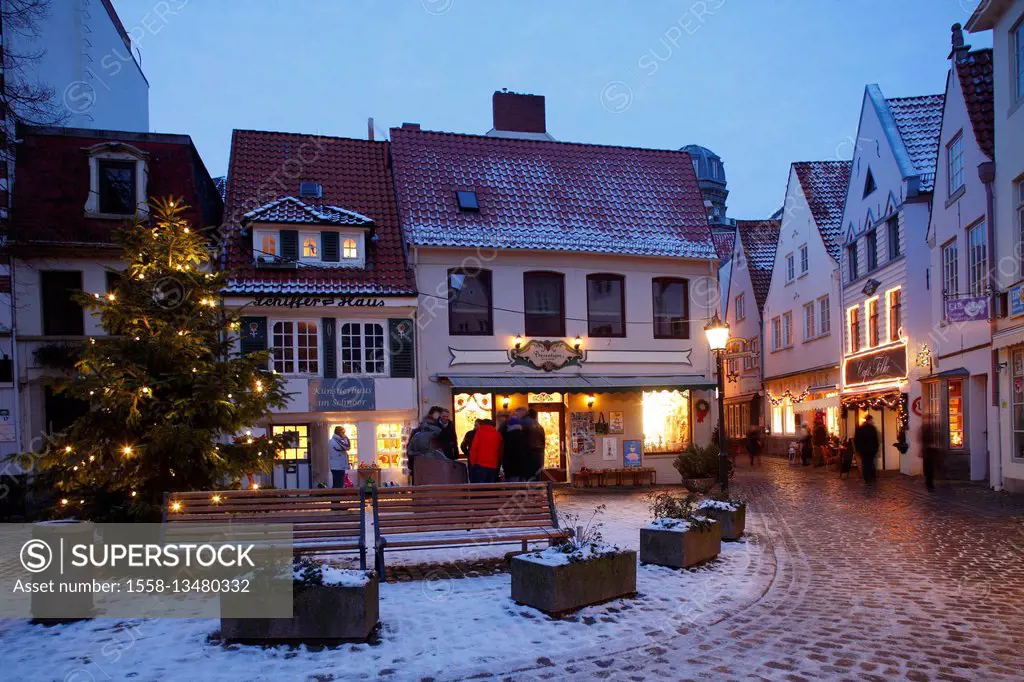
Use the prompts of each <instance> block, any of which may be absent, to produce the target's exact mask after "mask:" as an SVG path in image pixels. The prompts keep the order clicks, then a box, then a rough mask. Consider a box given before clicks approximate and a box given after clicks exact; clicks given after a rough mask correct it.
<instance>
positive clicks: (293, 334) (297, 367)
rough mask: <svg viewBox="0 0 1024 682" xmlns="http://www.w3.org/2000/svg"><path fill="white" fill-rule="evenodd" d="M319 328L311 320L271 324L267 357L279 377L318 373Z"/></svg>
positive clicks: (282, 321) (284, 321)
mask: <svg viewBox="0 0 1024 682" xmlns="http://www.w3.org/2000/svg"><path fill="white" fill-rule="evenodd" d="M319 332H320V327H319V325H318V324H317V323H316V322H314V321H312V320H280V321H277V322H274V323H273V324H272V325H271V333H270V354H271V365H272V366H273V368H274V371H276V372H279V373H281V374H319V373H320V333H319Z"/></svg>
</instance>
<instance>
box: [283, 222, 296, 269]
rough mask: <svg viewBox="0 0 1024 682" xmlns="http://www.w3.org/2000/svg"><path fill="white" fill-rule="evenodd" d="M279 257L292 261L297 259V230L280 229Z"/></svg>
mask: <svg viewBox="0 0 1024 682" xmlns="http://www.w3.org/2000/svg"><path fill="white" fill-rule="evenodd" d="M281 258H283V259H284V260H286V261H292V262H294V261H297V260H299V231H298V230H281Z"/></svg>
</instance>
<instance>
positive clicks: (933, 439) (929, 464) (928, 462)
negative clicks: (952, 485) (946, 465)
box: [920, 418, 940, 490]
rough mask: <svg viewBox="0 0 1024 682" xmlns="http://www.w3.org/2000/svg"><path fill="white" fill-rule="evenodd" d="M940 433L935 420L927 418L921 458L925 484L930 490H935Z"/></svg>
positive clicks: (923, 428) (922, 436)
mask: <svg viewBox="0 0 1024 682" xmlns="http://www.w3.org/2000/svg"><path fill="white" fill-rule="evenodd" d="M938 436H939V434H938V428H936V426H935V420H933V419H931V418H929V419H926V420H925V422H924V424H922V425H921V434H920V438H921V459H922V460H923V464H924V484H925V486H926V487H927V488H928V490H935V470H936V469H937V468H938V466H939V457H940V452H939V437H938Z"/></svg>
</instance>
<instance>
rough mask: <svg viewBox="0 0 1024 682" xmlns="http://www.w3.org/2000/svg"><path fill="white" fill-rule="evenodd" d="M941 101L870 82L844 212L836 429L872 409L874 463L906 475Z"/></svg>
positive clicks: (926, 331)
mask: <svg viewBox="0 0 1024 682" xmlns="http://www.w3.org/2000/svg"><path fill="white" fill-rule="evenodd" d="M942 102H943V96H942V95H928V96H924V97H902V98H895V99H886V98H885V97H884V96H883V95H882V91H881V89H879V87H878V86H877V85H868V86H867V87H866V88H865V91H864V99H863V104H862V106H861V114H860V122H859V125H858V130H857V145H856V148H855V150H854V156H853V165H852V168H851V171H850V183H849V187H848V188H847V194H846V201H845V205H844V209H843V221H842V225H843V252H842V263H841V265H840V274H841V277H842V287H843V301H842V315H843V331H844V341H843V360H842V365H841V371H840V374H841V377H840V378H841V391H840V403H841V405H842V407H843V410H842V421H843V426H842V427H841V433H842V434H844V435H845V436H852V435H853V431H854V429H855V428H856V426H857V425H858V424H859V423H860V422H861V421H863V419H864V417H865V416H866V415H867V414H872V415H873V416H874V421H875V426H876V427H877V428H878V429H879V431H880V436H881V442H882V448H881V451H880V452H879V455H878V457H877V461H876V463H877V465H878V467H879V468H881V469H898V470H900V471H902V472H903V473H905V474H914V473H918V472H919V471H920V470H921V459H920V457H918V456H917V445H916V440H917V437H916V433H917V429H918V428H919V426H920V423H921V414H922V405H921V400H920V398H921V388H920V386H921V385H920V383H919V382H918V381H917V379H919V378H920V377H921V376H922V375H926V374H928V373H929V369H928V365H927V362H926V358H927V354H928V350H929V349H928V346H929V343H930V331H931V306H930V303H929V302H930V296H929V294H928V289H929V287H930V286H932V285H933V283H932V282H931V274H930V273H929V258H930V252H929V250H928V249H927V248H926V241H925V239H926V235H927V231H928V221H929V214H930V210H931V199H932V192H933V190H934V186H935V163H936V155H937V152H938V144H939V128H940V126H941V122H942ZM901 438H902V439H904V440H901ZM898 442H900V443H903V442H906V443H908V444H909V447H910V449H909V451H907V452H906V453H901V451H900V447H898V446H897V443H898Z"/></svg>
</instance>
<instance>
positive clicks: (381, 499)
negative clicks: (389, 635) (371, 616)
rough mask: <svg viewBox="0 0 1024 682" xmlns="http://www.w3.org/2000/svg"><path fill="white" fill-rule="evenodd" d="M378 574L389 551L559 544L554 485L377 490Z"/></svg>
mask: <svg viewBox="0 0 1024 682" xmlns="http://www.w3.org/2000/svg"><path fill="white" fill-rule="evenodd" d="M373 521H374V539H375V547H376V568H377V575H380V576H383V575H384V551H385V550H389V551H396V550H413V549H436V548H438V547H454V546H460V545H504V544H522V548H523V551H524V552H525V551H527V549H528V545H529V543H530V542H542V541H546V542H548V543H549V544H551V543H556V542H560V541H562V540H564V539H565V538H567V537H569V535H570V532H569V531H567V530H563V529H561V528H559V527H558V514H557V512H556V511H555V500H554V497H553V495H552V493H551V483H550V482H547V483H463V484H457V485H421V486H405V487H400V488H380V489H374V491H373Z"/></svg>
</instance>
